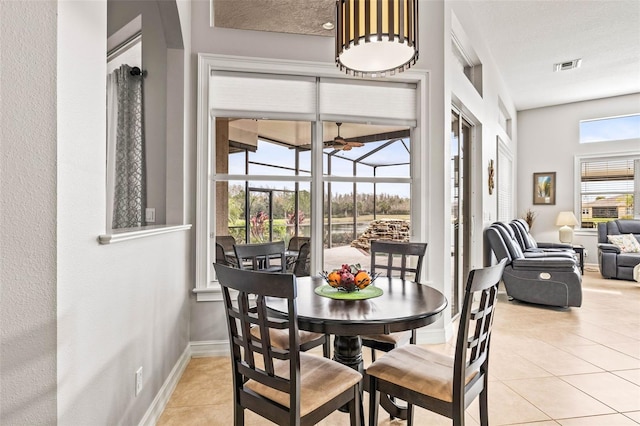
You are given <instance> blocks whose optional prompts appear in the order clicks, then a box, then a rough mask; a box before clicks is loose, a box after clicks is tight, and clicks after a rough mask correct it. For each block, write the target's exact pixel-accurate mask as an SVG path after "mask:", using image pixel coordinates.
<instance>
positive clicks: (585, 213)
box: [580, 156, 640, 228]
mask: <svg viewBox="0 0 640 426" xmlns="http://www.w3.org/2000/svg"><path fill="white" fill-rule="evenodd" d="M639 175H640V156H637V157H636V156H633V157H632V156H626V157H617V158H589V159H582V160H580V198H581V208H580V211H581V224H582V228H597V226H598V223H601V222H608V221H610V220H614V219H633V218H634V217H640V215H639V214H638V206H637V203H636V202H635V200H637V199H638V193H639V191H640V185H639V184H638V182H640V176H639Z"/></svg>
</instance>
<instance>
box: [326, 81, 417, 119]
mask: <svg viewBox="0 0 640 426" xmlns="http://www.w3.org/2000/svg"><path fill="white" fill-rule="evenodd" d="M416 88H417V86H416V85H415V84H409V83H390V82H373V81H357V80H355V81H354V80H352V79H349V80H345V79H331V78H324V79H320V88H319V96H320V102H319V104H320V117H321V119H322V120H325V121H336V120H335V119H333V118H332V117H350V118H357V117H360V118H361V119H360V120H353V121H355V122H358V121H363V119H364V121H369V119H370V120H371V121H374V120H375V122H376V124H402V125H407V126H411V127H415V126H416V125H417V119H418V117H417V114H418V108H417V104H416V102H417V94H416V93H417V91H416Z"/></svg>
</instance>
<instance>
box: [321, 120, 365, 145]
mask: <svg viewBox="0 0 640 426" xmlns="http://www.w3.org/2000/svg"><path fill="white" fill-rule="evenodd" d="M336 126H338V136H336V137H335V138H333V141H331V142H328V143H327V145H326V146H328V147H331V148H333V149H338V150H342V151H350V150H351V148H353V147H360V146H364V143H362V142H356V141H347V140H345V139H344V138H343V137H342V136H340V126H342V123H336Z"/></svg>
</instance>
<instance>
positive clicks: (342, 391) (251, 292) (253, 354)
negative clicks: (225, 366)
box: [215, 264, 362, 426]
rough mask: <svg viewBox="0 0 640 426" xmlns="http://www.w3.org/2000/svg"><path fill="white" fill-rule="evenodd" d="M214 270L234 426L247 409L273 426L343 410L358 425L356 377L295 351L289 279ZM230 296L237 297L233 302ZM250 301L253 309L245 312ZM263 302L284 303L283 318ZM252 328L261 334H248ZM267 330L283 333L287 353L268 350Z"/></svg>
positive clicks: (292, 294)
mask: <svg viewBox="0 0 640 426" xmlns="http://www.w3.org/2000/svg"><path fill="white" fill-rule="evenodd" d="M215 268H216V273H217V275H218V279H219V280H220V286H221V288H222V294H223V299H224V304H225V312H226V318H227V326H228V327H227V328H228V335H229V343H230V346H231V358H232V359H231V364H232V373H233V400H234V405H233V411H234V424H235V425H238V426H239V425H243V424H244V410H245V409H249V410H251V411H253V412H255V413H256V414H258V415H260V416H262V417H264V418H266V419H268V420H270V421H271V422H273V423H276V424H279V425H284V424H289V425H313V424H316V423H318V422H319V421H320V420H322V419H323V418H325V417H326V416H328V415H329V414H331V413H332V412H334V411H336V410H337V409H339V408H340V407H342V406H343V405H345V404H346V405H348V407H349V413H350V420H351V421H350V424H351V425H360V424H361V414H362V413H361V409H362V408H361V396H360V390H359V386H360V385H359V384H360V381H361V379H362V375H361V374H360V373H359V372H357V371H356V370H354V369H352V368H349V367H347V366H345V365H343V364H340V363H338V362H336V361H333V360H330V359H327V358H322V357H318V356H314V355H309V354H305V353H301V352H300V350H299V343H300V341H299V337H298V336H299V335H298V325H297V311H296V278H295V276H294V275H292V274H277V273H257V272H252V271H246V270H241V269H235V268H229V267H226V266H223V265H220V264H216V265H215ZM230 290H235V291H237V292H238V293H237V299H236V300H235V301H233V300H232V299H231V292H230ZM252 297H255V300H256V303H257V305H256V309H252V308H250V303H249V300H250V299H251V298H252ZM267 297H270V298H280V299H286V301H287V306H288V315H287V318H281V317H277V318H275V317H272V316H269V311H268V310H267V306H266V298H267ZM252 328H258V329H260V330H262V333H260V335H259V336H256V335H254V334H253V333H250V332H249V330H251V329H252ZM271 330H274V331H277V332H285V333H286V334H287V336H288V345H287V348H291V349H282V348H280V347H277V346H274V345H273V341H272V340H271V336H272V333H271ZM260 336H264V337H260Z"/></svg>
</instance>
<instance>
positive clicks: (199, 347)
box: [189, 340, 231, 358]
mask: <svg viewBox="0 0 640 426" xmlns="http://www.w3.org/2000/svg"><path fill="white" fill-rule="evenodd" d="M189 346H190V347H191V357H192V358H203V357H207V356H226V357H228V356H231V354H230V352H229V341H228V340H201V341H197V342H191V343H190V344H189Z"/></svg>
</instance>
